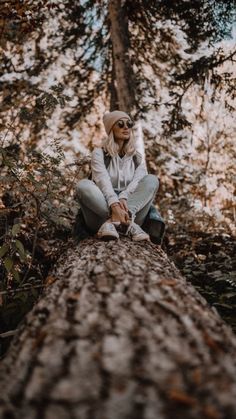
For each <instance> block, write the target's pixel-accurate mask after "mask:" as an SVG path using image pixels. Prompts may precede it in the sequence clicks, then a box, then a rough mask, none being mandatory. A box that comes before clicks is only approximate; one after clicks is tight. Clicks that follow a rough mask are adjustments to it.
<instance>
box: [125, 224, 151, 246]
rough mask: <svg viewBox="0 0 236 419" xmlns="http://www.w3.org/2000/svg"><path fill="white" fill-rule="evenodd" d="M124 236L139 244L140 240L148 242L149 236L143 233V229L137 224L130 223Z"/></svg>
mask: <svg viewBox="0 0 236 419" xmlns="http://www.w3.org/2000/svg"><path fill="white" fill-rule="evenodd" d="M126 234H127V236H129V237H130V238H132V240H133V241H135V242H139V241H141V240H148V241H150V236H149V234H147V233H145V231H143V229H142V228H141V227H140V226H139V225H138V224H136V223H134V222H132V223H131V224H130V226H129V227H128V230H127V232H126Z"/></svg>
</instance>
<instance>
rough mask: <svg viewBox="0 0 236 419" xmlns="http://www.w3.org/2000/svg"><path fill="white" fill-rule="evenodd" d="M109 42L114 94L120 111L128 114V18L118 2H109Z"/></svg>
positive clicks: (130, 79) (130, 86)
mask: <svg viewBox="0 0 236 419" xmlns="http://www.w3.org/2000/svg"><path fill="white" fill-rule="evenodd" d="M108 12H109V19H110V22H111V41H112V54H113V67H114V72H115V78H116V80H115V82H116V86H115V88H116V93H117V98H118V107H119V109H120V110H122V111H125V112H128V113H130V112H131V111H132V110H133V109H134V104H135V95H134V80H133V70H132V67H131V64H130V58H129V34H128V17H127V14H126V13H125V10H124V8H123V7H122V4H121V1H120V0H110V1H109V6H108Z"/></svg>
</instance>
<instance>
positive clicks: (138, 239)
mask: <svg viewBox="0 0 236 419" xmlns="http://www.w3.org/2000/svg"><path fill="white" fill-rule="evenodd" d="M132 241H133V242H141V241H148V242H150V237H136V238H134V237H133V238H132Z"/></svg>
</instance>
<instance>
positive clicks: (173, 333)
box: [0, 238, 236, 419]
mask: <svg viewBox="0 0 236 419" xmlns="http://www.w3.org/2000/svg"><path fill="white" fill-rule="evenodd" d="M53 278H54V282H53V281H52V279H53ZM49 282H51V284H50V285H48V286H47V288H46V290H45V293H44V295H43V296H42V298H41V299H40V301H39V302H38V303H37V304H36V305H35V307H34V308H33V310H32V312H31V313H29V314H28V315H27V317H26V318H25V320H24V322H23V323H22V324H21V325H20V328H19V332H18V334H17V336H15V337H14V338H13V341H12V343H11V346H10V348H9V350H8V353H7V355H6V357H5V358H4V359H3V361H2V364H1V372H0V377H1V378H0V386H1V394H0V417H1V418H5V419H6V418H8V419H10V418H11V419H14V418H17V419H18V418H20V417H23V418H24V419H34V418H35V419H36V418H40V419H55V417H57V419H67V418H68V419H76V418H78V419H86V418H88V419H141V418H142V419H157V418H158V419H162V418H163V419H164V418H170V419H173V418H174V419H183V418H184V419H199V418H206V419H221V418H225V419H226V418H227V419H235V417H236V357H235V349H236V338H235V336H234V335H233V333H232V331H231V329H230V328H229V327H228V326H227V325H226V324H225V323H224V322H223V321H222V320H221V318H220V316H219V315H218V314H217V312H216V311H215V310H213V309H212V308H210V307H209V306H208V304H207V302H206V301H205V300H204V299H203V298H202V297H201V296H200V295H199V293H198V292H197V291H196V290H195V289H194V288H193V287H192V286H191V285H190V284H189V283H187V282H186V280H185V279H184V278H183V277H182V276H181V274H180V273H179V271H178V270H177V269H176V267H175V266H174V264H173V263H172V262H170V261H169V260H168V258H167V256H166V255H165V253H164V252H163V251H162V250H161V249H160V247H159V246H156V245H154V244H152V243H145V245H144V244H141V243H133V242H131V241H129V240H128V239H126V238H124V239H123V238H122V239H121V240H120V241H118V242H107V243H104V242H100V241H97V240H94V239H92V238H89V239H86V240H84V241H83V242H81V243H80V245H79V246H77V247H74V248H73V247H72V248H71V249H69V251H68V254H67V255H65V256H64V258H62V260H61V261H60V263H59V265H58V267H57V269H56V270H55V271H54V272H53V274H52V277H51V278H50V281H49Z"/></svg>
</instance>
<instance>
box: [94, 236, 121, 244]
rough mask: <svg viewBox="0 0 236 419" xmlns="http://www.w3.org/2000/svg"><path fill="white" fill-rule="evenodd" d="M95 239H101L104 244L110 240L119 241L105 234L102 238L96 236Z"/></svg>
mask: <svg viewBox="0 0 236 419" xmlns="http://www.w3.org/2000/svg"><path fill="white" fill-rule="evenodd" d="M97 238H98V239H101V240H104V241H106V242H108V241H110V240H118V239H119V237H116V236H112V235H109V234H106V235H104V236H97Z"/></svg>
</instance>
